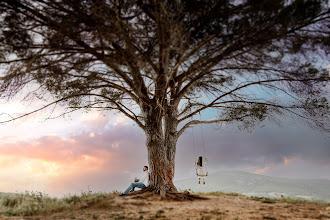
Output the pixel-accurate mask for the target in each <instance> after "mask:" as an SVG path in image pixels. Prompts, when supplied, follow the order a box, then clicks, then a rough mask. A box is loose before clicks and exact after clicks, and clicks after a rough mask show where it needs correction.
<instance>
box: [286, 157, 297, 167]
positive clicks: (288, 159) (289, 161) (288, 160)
mask: <svg viewBox="0 0 330 220" xmlns="http://www.w3.org/2000/svg"><path fill="white" fill-rule="evenodd" d="M293 160H294V159H293V158H288V157H284V158H283V166H287V165H288V164H289V163H291V162H292V161H293Z"/></svg>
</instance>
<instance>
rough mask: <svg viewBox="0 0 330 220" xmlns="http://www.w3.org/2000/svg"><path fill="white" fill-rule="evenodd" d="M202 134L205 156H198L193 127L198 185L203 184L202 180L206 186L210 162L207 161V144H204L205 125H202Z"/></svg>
mask: <svg viewBox="0 0 330 220" xmlns="http://www.w3.org/2000/svg"><path fill="white" fill-rule="evenodd" d="M200 128H201V134H202V145H203V150H204V155H203V156H199V157H198V158H197V156H196V144H195V137H194V128H193V127H191V130H192V136H193V144H194V156H195V158H194V159H195V167H196V176H197V177H198V184H201V180H202V181H203V185H205V178H206V177H207V176H208V171H207V164H208V160H207V159H206V150H205V143H204V132H203V125H202V124H201V127H200Z"/></svg>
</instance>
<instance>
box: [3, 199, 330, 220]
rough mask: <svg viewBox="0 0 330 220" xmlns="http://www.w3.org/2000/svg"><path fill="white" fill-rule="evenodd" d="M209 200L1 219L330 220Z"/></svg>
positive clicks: (286, 207) (266, 203) (323, 213)
mask: <svg viewBox="0 0 330 220" xmlns="http://www.w3.org/2000/svg"><path fill="white" fill-rule="evenodd" d="M205 197H207V198H208V200H196V201H185V202H177V201H160V200H158V199H157V198H150V199H147V200H141V199H133V198H131V197H119V196H116V197H114V198H111V199H105V200H104V201H103V202H101V203H97V204H94V205H91V206H80V207H79V208H78V207H76V208H73V209H72V210H65V211H63V212H58V213H53V214H50V215H42V216H33V217H7V218H1V217H0V219H11V220H12V219H17V220H18V219H19V220H20V219H31V220H32V219H33V220H37V219H38V220H39V219H40V220H43V219H59V220H66V219H99V220H104V219H184V220H187V219H205V220H206V219H221V220H223V219H230V220H237V219H270V220H275V219H276V220H278V219H330V206H328V205H326V204H316V203H315V204H314V203H287V202H282V201H274V200H262V199H260V200H259V199H251V198H248V197H245V196H228V195H221V196H205Z"/></svg>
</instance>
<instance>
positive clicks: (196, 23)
mask: <svg viewBox="0 0 330 220" xmlns="http://www.w3.org/2000/svg"><path fill="white" fill-rule="evenodd" d="M0 13H1V15H0V19H1V29H0V64H1V67H0V68H1V69H3V70H4V71H3V72H2V74H1V78H0V79H1V81H0V83H1V89H0V95H1V97H2V98H11V97H13V96H14V95H15V94H17V93H18V92H19V91H21V90H22V89H23V88H24V87H25V86H26V85H28V84H31V83H34V84H35V85H38V87H36V89H35V90H34V91H31V94H33V95H34V96H35V97H38V98H41V99H42V98H43V96H44V95H45V94H51V95H52V97H53V99H54V101H52V102H51V103H49V104H48V105H46V106H44V107H42V108H46V107H48V106H50V105H52V104H57V103H62V104H63V105H64V106H66V107H67V111H66V112H64V113H63V114H66V113H69V112H71V111H75V110H78V109H93V108H96V109H102V110H115V111H120V112H121V113H123V114H124V115H126V116H127V117H129V118H130V119H132V120H133V121H134V122H135V123H136V124H137V125H139V126H140V127H141V128H142V129H143V130H144V131H145V132H146V135H147V146H149V145H148V143H149V142H150V143H151V142H152V141H154V140H155V138H156V137H159V138H160V139H161V140H162V141H160V142H157V143H158V144H159V143H160V145H164V148H166V149H167V150H166V151H167V154H166V156H164V157H165V158H166V160H167V159H168V161H172V162H173V160H174V155H175V150H174V151H173V147H174V148H175V145H176V141H177V139H178V138H179V137H180V135H181V134H182V133H183V132H184V131H185V129H187V128H188V127H189V126H192V125H194V124H200V123H215V122H235V123H238V124H239V125H241V126H242V127H249V126H253V125H255V124H256V123H258V122H259V121H263V120H264V119H265V118H272V117H275V116H276V115H278V114H283V113H288V114H290V115H292V116H297V117H300V118H301V119H303V120H305V121H306V122H308V123H309V124H310V125H312V126H314V127H317V128H320V129H322V130H329V124H328V122H329V121H330V120H329V119H330V118H329V104H328V97H329V96H328V95H329V71H328V70H326V67H327V65H329V60H330V59H329V54H330V53H329V52H330V50H329V48H330V26H329V24H330V10H329V3H328V1H327V0H278V1H272V0H261V1H255V0H237V1H231V0H203V1H200V0H189V1H188V0H162V1H153V0H33V1H30V0H2V1H1V2H0ZM269 92H275V93H274V94H278V93H282V94H286V96H287V97H289V98H287V99H286V101H285V102H283V101H281V100H280V99H278V98H276V97H274V96H272V95H269ZM276 92H277V93H276ZM209 109H212V110H214V111H215V112H217V115H216V116H215V117H213V118H208V119H206V120H204V119H202V118H199V119H196V117H195V118H194V116H196V115H199V114H203V113H204V112H205V111H206V110H209ZM19 117H20V116H19ZM16 118H17V117H16ZM10 120H13V119H12V118H5V119H3V120H2V121H10ZM156 131H157V132H156ZM153 132H156V133H153ZM156 139H157V138H156ZM155 143H156V142H153V144H150V146H151V145H155ZM150 146H149V147H150ZM149 147H148V150H149V151H150V150H151V149H152V148H151V147H150V148H149ZM170 149H172V150H170ZM173 154H174V155H173ZM150 155H151V154H150ZM150 160H151V157H150V156H149V162H150ZM173 163H174V162H173ZM173 166H174V165H173ZM151 168H152V169H155V167H154V166H151ZM172 171H173V175H174V168H173V170H172ZM157 175H158V174H157ZM171 175H172V174H171ZM171 177H173V176H171ZM165 179H166V178H165ZM163 180H164V178H163ZM165 182H166V181H165Z"/></svg>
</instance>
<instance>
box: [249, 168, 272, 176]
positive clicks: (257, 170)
mask: <svg viewBox="0 0 330 220" xmlns="http://www.w3.org/2000/svg"><path fill="white" fill-rule="evenodd" d="M269 169H270V167H264V168H260V169H256V170H255V171H254V172H253V173H255V174H264V173H267V171H268V170H269Z"/></svg>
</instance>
